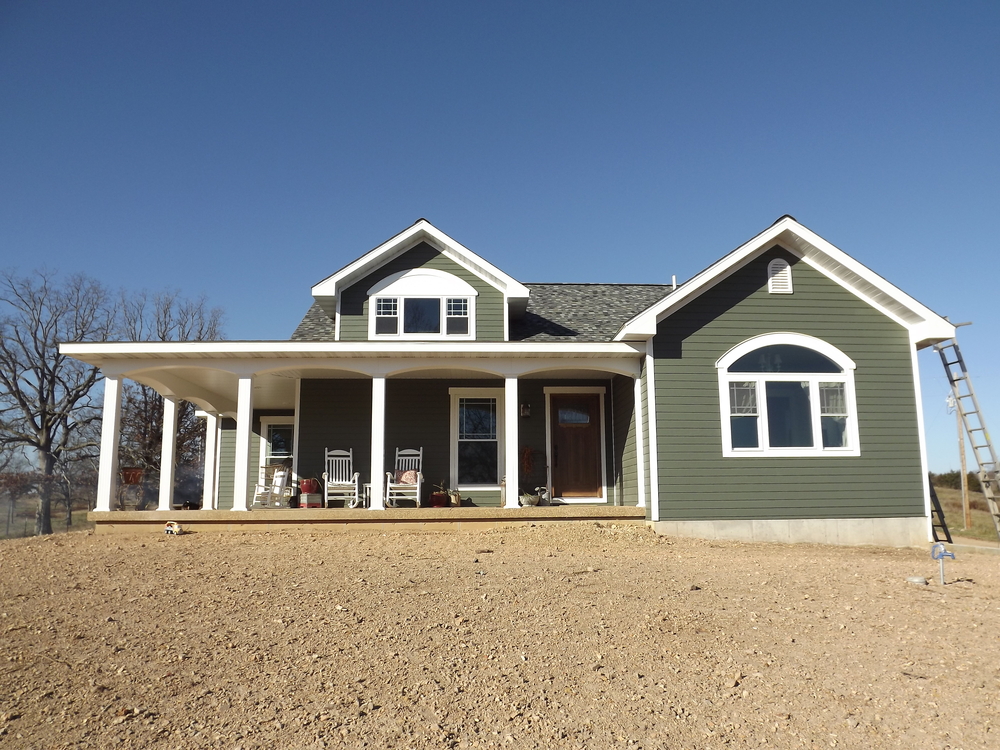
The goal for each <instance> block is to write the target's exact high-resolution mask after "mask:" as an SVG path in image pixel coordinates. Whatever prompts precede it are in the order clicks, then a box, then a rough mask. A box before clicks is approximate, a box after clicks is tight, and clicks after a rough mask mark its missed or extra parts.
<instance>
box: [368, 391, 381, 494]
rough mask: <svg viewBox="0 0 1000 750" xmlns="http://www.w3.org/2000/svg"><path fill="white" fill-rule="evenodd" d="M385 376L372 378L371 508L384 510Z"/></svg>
mask: <svg viewBox="0 0 1000 750" xmlns="http://www.w3.org/2000/svg"><path fill="white" fill-rule="evenodd" d="M384 456H385V378H384V377H382V376H375V377H373V378H372V460H371V480H370V481H371V493H372V494H371V509H372V510H385V494H384V492H385V464H384Z"/></svg>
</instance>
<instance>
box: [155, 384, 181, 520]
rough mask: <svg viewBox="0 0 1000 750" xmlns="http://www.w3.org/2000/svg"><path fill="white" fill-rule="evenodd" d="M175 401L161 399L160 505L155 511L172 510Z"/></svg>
mask: <svg viewBox="0 0 1000 750" xmlns="http://www.w3.org/2000/svg"><path fill="white" fill-rule="evenodd" d="M176 455H177V401H175V400H174V399H172V398H164V399H163V434H162V436H161V440H160V504H159V507H157V510H173V504H174V477H175V476H176V472H177V466H176V461H175V456H176Z"/></svg>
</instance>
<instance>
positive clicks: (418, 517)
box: [87, 505, 646, 534]
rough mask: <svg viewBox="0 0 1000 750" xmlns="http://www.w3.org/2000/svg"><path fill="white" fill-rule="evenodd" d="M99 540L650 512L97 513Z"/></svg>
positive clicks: (626, 516) (469, 526) (575, 508)
mask: <svg viewBox="0 0 1000 750" xmlns="http://www.w3.org/2000/svg"><path fill="white" fill-rule="evenodd" d="M87 518H88V520H90V521H93V522H94V523H95V525H96V533H98V534H136V533H160V534H162V533H163V527H164V524H165V523H166V522H167V521H176V522H177V523H179V524H181V526H182V527H183V528H184V530H185V531H195V532H197V531H211V532H226V531H236V532H265V531H324V532H325V531H362V530H364V531H481V530H485V529H489V528H495V527H497V526H519V525H525V524H541V523H586V522H589V523H595V522H598V523H609V524H610V523H616V524H632V525H643V524H645V523H646V509H645V508H637V507H633V506H626V507H623V506H614V505H552V506H543V507H537V506H536V507H530V506H529V507H524V508H419V509H417V508H396V509H386V510H363V509H358V510H349V509H346V510H345V509H340V508H332V509H319V510H315V509H301V508H300V509H288V510H286V509H277V510H253V511H245V512H240V511H237V512H234V511H231V510H181V511H149V510H143V511H127V510H126V511H121V510H118V511H91V512H90V513H88V514H87Z"/></svg>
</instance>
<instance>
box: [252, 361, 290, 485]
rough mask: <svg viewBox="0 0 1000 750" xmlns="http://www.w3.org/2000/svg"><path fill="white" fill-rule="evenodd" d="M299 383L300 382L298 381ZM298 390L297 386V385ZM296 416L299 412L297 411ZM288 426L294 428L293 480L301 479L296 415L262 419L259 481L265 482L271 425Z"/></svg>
mask: <svg viewBox="0 0 1000 750" xmlns="http://www.w3.org/2000/svg"><path fill="white" fill-rule="evenodd" d="M297 382H298V381H297ZM296 389H297V385H296ZM295 402H296V404H298V394H296V399H295ZM296 414H298V410H297V409H296ZM282 424H287V425H291V426H292V456H291V458H292V480H297V479H298V478H299V475H298V473H297V472H296V467H295V464H296V462H297V459H296V456H297V455H298V448H299V444H298V442H297V441H298V427H297V419H296V416H295V414H288V415H285V416H273V415H272V416H267V417H261V418H260V441H259V443H258V450H257V481H258V482H260V481H262V480H263V477H262V476H261V470H262V469H263V468H264V466H265V463H264V461H265V460H266V459H267V454H268V453H270V448H271V441H270V440H268V439H267V428H268V427H270V426H271V425H282Z"/></svg>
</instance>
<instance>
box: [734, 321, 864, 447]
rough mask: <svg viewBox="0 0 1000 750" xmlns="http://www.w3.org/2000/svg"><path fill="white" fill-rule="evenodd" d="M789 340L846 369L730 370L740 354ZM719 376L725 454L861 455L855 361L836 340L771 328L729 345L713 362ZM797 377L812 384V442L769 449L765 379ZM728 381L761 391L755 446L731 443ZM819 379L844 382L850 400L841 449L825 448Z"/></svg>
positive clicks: (796, 381) (783, 380)
mask: <svg viewBox="0 0 1000 750" xmlns="http://www.w3.org/2000/svg"><path fill="white" fill-rule="evenodd" d="M778 344H786V345H790V346H801V347H803V348H806V349H812V350H813V351H815V352H818V353H819V354H822V355H823V356H824V357H827V358H828V359H830V360H831V361H832V362H834V363H835V364H836V365H838V366H839V367H840V368H842V370H843V372H839V373H832V372H822V373H820V372H807V373H799V372H750V373H747V372H742V373H741V372H729V367H730V366H731V365H732V364H733V363H734V362H736V361H737V360H738V359H740V358H741V357H743V356H745V355H747V354H749V353H750V352H753V351H755V350H757V349H761V348H763V347H765V346H775V345H778ZM715 367H716V370H717V372H718V377H719V408H720V412H721V418H722V455H723V456H725V457H727V458H736V457H744V458H749V457H763V458H782V457H793V456H808V457H818V456H822V457H830V456H860V455H861V440H860V436H859V434H858V404H857V397H856V394H855V389H854V371H855V369H857V366H856V365H855V364H854V362H853V360H851V359H850V357H848V356H847V355H846V354H844V353H843V352H842V351H840V350H839V349H838V348H837V347H835V346H833V345H832V344H829V343H827V342H826V341H823V340H822V339H818V338H815V337H813V336H806V335H805V334H801V333H769V334H764V335H761V336H754V337H753V338H751V339H747V340H746V341H744V342H742V343H741V344H738V345H737V346H735V347H733V348H732V349H730V350H729V351H728V352H726V354H725V355H723V357H722V358H720V359H719V361H718V362H716V363H715ZM768 382H772V383H774V382H786V383H787V382H795V383H808V384H809V409H810V415H811V417H812V431H813V445H812V446H810V447H805V448H788V447H783V448H771V447H770V446H769V445H768V439H769V436H768V432H767V430H768V424H767V422H768V415H767V385H766V384H767V383H768ZM730 383H755V384H756V392H757V447H756V448H733V436H732V431H731V423H730V416H732V411H731V408H730V401H729V384H730ZM820 383H843V384H844V396H845V400H846V402H847V429H846V430H845V435H846V437H847V445H846V446H844V447H837V448H824V447H823V433H822V430H821V424H822V415H821V414H820V398H819V385H820Z"/></svg>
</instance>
